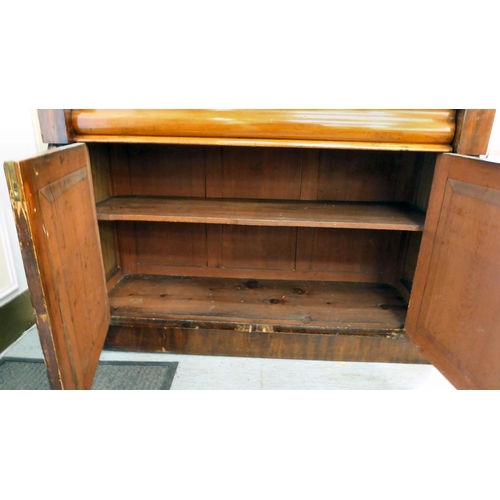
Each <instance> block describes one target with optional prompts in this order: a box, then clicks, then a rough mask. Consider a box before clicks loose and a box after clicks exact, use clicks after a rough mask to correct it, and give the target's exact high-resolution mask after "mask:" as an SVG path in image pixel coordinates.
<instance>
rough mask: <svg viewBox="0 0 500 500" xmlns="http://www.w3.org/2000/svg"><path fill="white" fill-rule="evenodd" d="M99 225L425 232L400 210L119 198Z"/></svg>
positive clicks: (417, 219) (419, 216)
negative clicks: (105, 222) (125, 223)
mask: <svg viewBox="0 0 500 500" xmlns="http://www.w3.org/2000/svg"><path fill="white" fill-rule="evenodd" d="M97 218H98V219H99V220H130V221H156V222H191V223H195V222H198V223H207V224H239V225H247V226H275V227H280V226H292V227H329V228H352V229H389V230H400V231H422V230H423V228H424V213H423V212H422V211H420V210H415V209H412V208H411V207H408V206H405V205H400V204H377V203H359V204H358V203H345V202H337V203H325V202H319V203H309V202H304V201H299V202H297V201H296V202H278V201H272V200H266V201H264V200H259V201H256V200H251V201H247V200H245V201H241V200H227V199H213V198H212V199H198V198H155V197H143V198H139V197H127V198H124V197H119V198H110V199H108V200H106V201H103V202H101V203H99V204H98V205H97Z"/></svg>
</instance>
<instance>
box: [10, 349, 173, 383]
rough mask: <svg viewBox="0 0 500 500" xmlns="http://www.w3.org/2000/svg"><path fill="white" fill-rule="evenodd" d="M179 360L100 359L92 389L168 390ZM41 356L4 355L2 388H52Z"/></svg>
mask: <svg viewBox="0 0 500 500" xmlns="http://www.w3.org/2000/svg"><path fill="white" fill-rule="evenodd" d="M178 364H179V363H178V362H177V361H172V362H170V361H169V362H154V361H100V362H99V366H98V367H97V372H96V375H95V377H94V382H93V384H92V389H93V390H143V391H149V390H168V389H170V386H171V385H172V380H173V378H174V375H175V371H176V370H177V365H178ZM49 389H50V386H49V379H48V377H47V371H46V370H45V363H44V362H43V360H41V359H26V358H8V357H6V358H1V359H0V390H28V391H30V390H49Z"/></svg>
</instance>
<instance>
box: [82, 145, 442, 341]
mask: <svg viewBox="0 0 500 500" xmlns="http://www.w3.org/2000/svg"><path fill="white" fill-rule="evenodd" d="M88 146H89V151H90V156H91V165H92V178H93V184H94V191H95V198H96V204H97V219H98V223H99V231H100V237H101V245H102V252H103V260H104V265H105V271H106V277H107V281H108V289H109V300H110V307H111V313H112V325H113V324H115V325H127V326H130V325H135V327H136V328H146V326H147V325H149V324H151V323H154V324H155V326H156V327H157V326H158V325H162V328H164V329H166V328H169V329H176V328H177V329H182V328H195V329H201V330H203V331H206V330H210V329H215V330H219V331H220V330H225V331H234V332H238V331H247V332H248V331H252V329H253V330H255V331H260V332H268V333H269V332H280V331H281V332H288V333H291V334H292V333H294V334H305V333H308V332H316V333H318V332H319V333H322V334H324V335H328V334H335V335H336V334H338V333H339V332H341V333H346V334H349V333H357V334H359V333H360V332H362V333H365V334H373V335H386V336H387V335H388V334H391V335H392V334H394V333H395V332H402V330H403V328H404V323H405V317H406V308H407V303H408V300H409V295H410V291H411V286H412V281H413V276H414V272H415V267H416V261H417V255H418V250H419V246H420V239H421V234H422V231H423V226H424V219H425V211H426V209H427V203H428V198H429V193H430V186H431V182H432V176H433V169H434V164H435V160H436V154H434V153H420V152H405V151H402V152H396V151H364V150H335V149H306V148H277V147H276V148H275V147H234V146H184V145H164V144H162V145H155V144H92V143H90V144H88ZM154 342H155V341H154V340H151V344H154Z"/></svg>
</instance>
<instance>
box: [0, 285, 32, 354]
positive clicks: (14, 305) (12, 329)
mask: <svg viewBox="0 0 500 500" xmlns="http://www.w3.org/2000/svg"><path fill="white" fill-rule="evenodd" d="M34 324H35V315H34V313H33V306H32V305H31V298H30V294H29V291H28V290H26V291H24V292H23V293H21V294H20V295H18V296H17V297H16V298H15V299H13V300H11V301H10V302H8V303H7V304H5V305H4V306H2V307H0V325H2V326H1V329H0V352H3V351H5V349H7V348H8V347H9V346H11V345H12V344H13V343H14V342H15V341H16V340H17V339H18V338H19V337H20V336H21V335H22V334H23V333H24V332H25V331H26V330H28V329H29V328H31V327H32V326H33V325H34Z"/></svg>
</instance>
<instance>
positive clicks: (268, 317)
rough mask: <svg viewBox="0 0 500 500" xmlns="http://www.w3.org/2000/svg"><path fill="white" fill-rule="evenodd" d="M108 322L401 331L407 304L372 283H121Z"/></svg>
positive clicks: (136, 278)
mask: <svg viewBox="0 0 500 500" xmlns="http://www.w3.org/2000/svg"><path fill="white" fill-rule="evenodd" d="M109 303H110V307H111V315H112V317H113V318H115V317H116V318H122V319H123V318H125V317H126V318H128V319H133V318H142V319H156V320H164V321H169V322H170V324H171V325H174V324H175V325H177V326H181V324H182V323H183V322H186V321H192V322H197V323H198V324H200V326H201V324H209V323H210V324H211V325H212V326H213V327H216V326H217V325H220V324H224V323H236V324H255V323H259V324H264V325H268V324H269V325H280V326H284V325H291V326H295V327H297V328H306V327H309V328H311V327H322V328H333V327H343V328H346V329H351V330H358V329H375V330H377V329H387V330H391V329H402V328H403V325H404V322H405V317H406V306H407V304H406V302H405V301H404V299H403V298H402V297H401V296H400V295H399V293H398V292H397V291H396V290H395V289H394V288H393V287H391V286H388V285H380V284H374V283H339V282H319V281H318V282H309V281H285V280H252V279H250V280H242V279H220V278H211V277H206V278H200V277H185V276H145V275H130V276H126V277H124V278H123V279H122V280H121V281H120V282H119V283H118V284H117V285H116V286H115V287H114V288H113V290H112V291H111V292H110V296H109Z"/></svg>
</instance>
